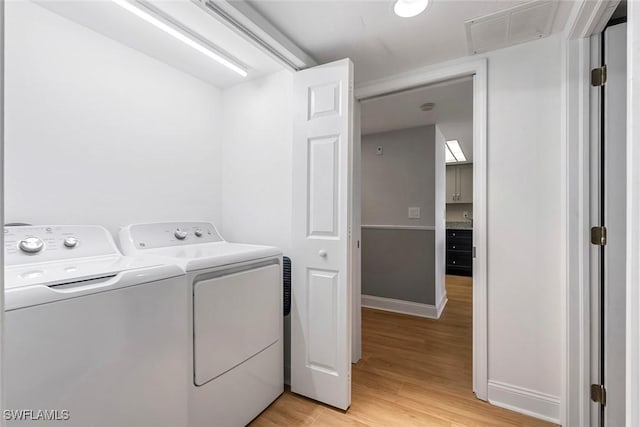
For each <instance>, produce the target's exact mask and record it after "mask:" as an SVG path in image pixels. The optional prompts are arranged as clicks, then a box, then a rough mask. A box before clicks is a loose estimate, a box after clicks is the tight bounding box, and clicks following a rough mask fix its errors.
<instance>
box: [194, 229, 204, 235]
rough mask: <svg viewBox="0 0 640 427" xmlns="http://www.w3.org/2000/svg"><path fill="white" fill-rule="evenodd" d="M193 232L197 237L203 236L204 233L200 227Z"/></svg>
mask: <svg viewBox="0 0 640 427" xmlns="http://www.w3.org/2000/svg"><path fill="white" fill-rule="evenodd" d="M193 234H195V235H196V237H202V235H203V234H204V233H202V230H200V229H199V228H198V229H197V230H196V231H194V232H193Z"/></svg>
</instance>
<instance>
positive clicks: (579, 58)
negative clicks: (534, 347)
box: [561, 0, 640, 427]
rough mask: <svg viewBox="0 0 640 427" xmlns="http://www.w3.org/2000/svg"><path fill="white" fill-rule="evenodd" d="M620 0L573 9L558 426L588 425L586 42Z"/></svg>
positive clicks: (631, 247) (631, 406)
mask: <svg viewBox="0 0 640 427" xmlns="http://www.w3.org/2000/svg"><path fill="white" fill-rule="evenodd" d="M616 4H617V2H615V1H599V2H591V1H585V0H582V1H580V2H579V3H577V4H576V6H575V7H574V10H573V12H572V16H571V18H570V19H569V22H570V25H568V27H567V31H566V32H565V36H566V37H565V40H564V53H565V55H564V58H563V62H564V64H563V65H564V71H565V81H566V82H567V83H566V87H565V91H564V93H563V96H564V97H565V101H564V102H563V116H564V119H565V120H563V123H565V124H566V128H565V131H566V134H565V140H564V141H563V142H564V147H563V156H564V158H563V164H564V167H565V171H566V172H565V176H564V179H565V180H564V184H565V185H566V197H565V198H564V200H565V201H564V203H565V205H564V206H563V213H564V215H565V233H566V242H567V244H566V248H565V250H566V252H565V256H566V260H567V263H566V274H567V288H566V293H565V303H564V304H563V305H562V306H563V309H564V310H565V312H564V317H565V319H566V323H565V328H564V334H563V336H564V339H563V342H564V343H565V345H564V351H563V353H564V355H563V372H564V375H565V376H564V381H563V383H564V391H563V399H562V401H563V405H562V406H563V408H562V416H561V421H562V424H563V425H566V426H587V425H590V422H591V420H590V406H591V403H590V397H589V383H590V376H591V372H590V368H591V357H590V352H591V337H590V331H589V329H590V324H589V322H590V318H591V307H590V300H591V296H590V289H589V288H590V285H589V281H590V274H591V268H592V267H593V266H592V265H591V263H590V259H589V257H590V251H591V245H590V239H589V235H588V232H589V227H590V226H591V225H592V224H591V223H590V218H589V217H590V210H591V204H592V203H591V202H592V201H591V197H590V177H591V169H592V166H591V163H592V160H593V159H592V157H593V156H594V154H595V153H591V152H590V147H589V145H590V143H589V141H590V139H591V137H592V133H593V131H594V128H593V125H594V123H593V122H594V120H592V119H591V117H592V112H591V106H590V99H591V94H590V91H591V88H590V82H589V80H590V76H589V71H590V68H591V63H590V56H591V43H590V40H589V37H590V36H591V35H593V34H597V33H600V32H601V31H602V30H603V29H604V26H605V24H606V22H607V21H608V20H609V17H610V16H611V13H612V11H613V10H612V8H615V6H616ZM639 49H640V4H638V3H637V2H633V1H632V2H628V3H627V62H628V63H627V85H628V89H627V238H628V240H627V278H626V283H627V313H626V315H627V320H626V324H627V343H626V345H627V363H626V369H627V371H626V377H627V387H626V411H627V413H626V425H627V426H629V427H631V426H637V425H640V408H638V406H637V402H638V401H640V313H639V312H640V289H639V288H638V283H640V224H639V223H638V221H637V218H639V217H640V194H639V192H640V166H639V165H640V139H639V138H640V124H639V123H638V122H637V121H635V120H633V117H637V116H638V115H639V114H640V84H636V85H634V84H633V82H634V81H635V82H639V81H640V50H639Z"/></svg>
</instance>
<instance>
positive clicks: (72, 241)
mask: <svg viewBox="0 0 640 427" xmlns="http://www.w3.org/2000/svg"><path fill="white" fill-rule="evenodd" d="M64 246H65V247H67V248H69V249H73V248H75V247H76V246H78V239H76V238H75V237H67V238H66V239H64Z"/></svg>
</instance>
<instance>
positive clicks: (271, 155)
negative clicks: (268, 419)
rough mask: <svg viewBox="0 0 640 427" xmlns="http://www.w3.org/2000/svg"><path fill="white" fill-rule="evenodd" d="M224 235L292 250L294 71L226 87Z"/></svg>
mask: <svg viewBox="0 0 640 427" xmlns="http://www.w3.org/2000/svg"><path fill="white" fill-rule="evenodd" d="M222 98H223V102H224V113H223V120H224V144H223V153H222V154H223V158H224V162H223V167H222V171H223V193H222V222H221V227H220V228H221V233H222V235H223V236H224V237H225V239H227V240H229V241H236V242H249V243H256V244H265V245H273V246H277V247H279V248H281V249H282V251H283V253H284V255H289V256H290V257H292V258H293V256H292V254H291V213H292V197H291V196H292V186H293V181H292V179H293V175H292V159H291V155H292V145H293V125H292V121H291V120H292V118H293V110H292V108H293V74H292V73H291V72H289V71H282V72H279V73H276V74H273V75H271V76H267V77H263V78H260V79H257V80H253V81H250V82H247V83H244V84H241V85H237V86H234V87H232V88H229V89H226V90H225V91H224V92H223V94H222ZM290 345H291V316H287V317H285V319H284V359H285V360H284V371H285V382H287V383H289V378H290V372H291V362H290V360H291V358H290Z"/></svg>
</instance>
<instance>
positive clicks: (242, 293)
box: [120, 222, 284, 427]
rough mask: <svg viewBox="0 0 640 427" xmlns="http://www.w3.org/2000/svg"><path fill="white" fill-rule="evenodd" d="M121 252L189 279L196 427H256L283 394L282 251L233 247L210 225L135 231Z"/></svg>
mask: <svg viewBox="0 0 640 427" xmlns="http://www.w3.org/2000/svg"><path fill="white" fill-rule="evenodd" d="M120 246H121V248H122V251H123V252H124V253H125V254H130V255H133V254H145V255H154V256H158V257H161V259H162V260H171V261H172V262H175V263H177V264H178V265H179V266H180V267H181V268H182V269H184V271H185V272H186V273H187V282H186V284H185V294H186V295H187V297H188V299H189V314H188V318H189V322H190V331H189V337H190V340H191V342H190V345H189V351H190V354H191V358H190V361H191V364H190V373H191V375H190V376H189V378H188V382H189V425H190V426H192V427H205V426H220V427H234V426H243V425H246V424H247V423H249V422H250V421H251V420H252V419H253V418H255V417H256V416H257V415H258V414H260V412H262V411H263V410H264V409H265V408H266V407H267V406H269V404H270V403H271V402H273V401H274V400H275V399H276V398H277V397H278V396H279V395H280V394H281V393H282V392H283V391H284V377H283V375H284V374H283V340H282V254H281V252H280V250H278V249H277V248H274V247H269V246H257V245H246V244H236V243H229V242H226V241H225V240H224V239H223V238H222V237H221V236H220V234H219V233H218V231H217V230H216V228H215V226H214V225H213V224H211V223H207V222H179V223H178V222H172V223H155V224H135V225H129V226H127V227H124V228H123V229H122V230H121V231H120Z"/></svg>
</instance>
